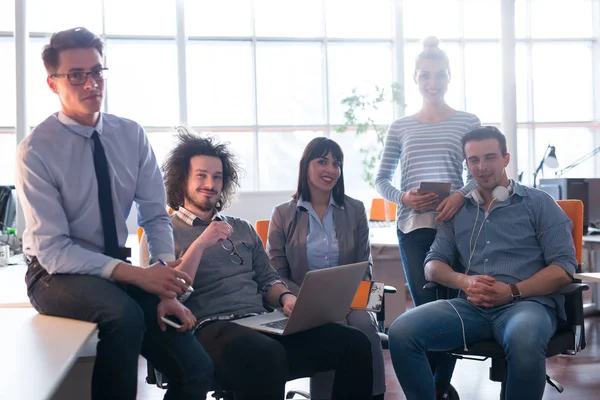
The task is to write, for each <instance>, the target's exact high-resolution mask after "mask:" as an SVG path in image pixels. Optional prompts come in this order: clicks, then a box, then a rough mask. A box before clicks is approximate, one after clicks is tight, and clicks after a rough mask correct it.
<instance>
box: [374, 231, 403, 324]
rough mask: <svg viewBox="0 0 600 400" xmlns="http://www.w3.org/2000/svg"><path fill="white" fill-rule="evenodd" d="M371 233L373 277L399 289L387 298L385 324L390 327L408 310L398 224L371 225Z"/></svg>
mask: <svg viewBox="0 0 600 400" xmlns="http://www.w3.org/2000/svg"><path fill="white" fill-rule="evenodd" d="M370 233H371V238H370V240H371V255H372V256H373V279H374V280H376V281H381V282H385V283H386V284H388V285H391V286H394V287H395V288H396V289H398V292H397V293H396V294H392V295H388V296H386V300H385V325H386V327H389V326H390V324H391V323H392V322H394V321H395V320H396V318H398V316H399V315H400V314H402V313H403V312H404V311H406V291H405V283H406V280H405V278H404V269H403V268H402V260H401V259H400V252H399V250H398V237H397V235H396V226H395V224H394V223H391V224H390V225H389V226H381V225H379V224H377V225H375V226H371V227H370Z"/></svg>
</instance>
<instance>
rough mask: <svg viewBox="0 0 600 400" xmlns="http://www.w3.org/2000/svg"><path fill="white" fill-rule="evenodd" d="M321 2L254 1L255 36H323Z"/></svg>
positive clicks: (299, 0) (296, 0)
mask: <svg viewBox="0 0 600 400" xmlns="http://www.w3.org/2000/svg"><path fill="white" fill-rule="evenodd" d="M321 4H322V3H321V0H294V1H289V0H288V1H281V0H254V21H255V29H256V36H272V37H317V36H323V7H322V5H321Z"/></svg>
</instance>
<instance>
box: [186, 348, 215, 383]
mask: <svg viewBox="0 0 600 400" xmlns="http://www.w3.org/2000/svg"><path fill="white" fill-rule="evenodd" d="M188 363H189V365H188V367H187V374H184V376H182V380H183V381H184V382H187V383H188V385H191V386H194V387H196V388H197V390H198V392H202V391H206V390H208V389H210V388H211V387H212V381H213V377H214V370H215V368H214V365H213V362H212V360H211V359H210V357H209V356H208V354H206V353H204V354H200V355H195V356H194V357H190V360H189V361H188ZM186 375H187V376H186Z"/></svg>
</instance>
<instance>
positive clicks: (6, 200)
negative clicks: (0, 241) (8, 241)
mask: <svg viewBox="0 0 600 400" xmlns="http://www.w3.org/2000/svg"><path fill="white" fill-rule="evenodd" d="M16 218H17V198H16V193H15V187H14V186H0V232H3V231H5V230H6V228H15V227H16Z"/></svg>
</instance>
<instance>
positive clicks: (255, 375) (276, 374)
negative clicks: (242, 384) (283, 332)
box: [227, 339, 289, 385]
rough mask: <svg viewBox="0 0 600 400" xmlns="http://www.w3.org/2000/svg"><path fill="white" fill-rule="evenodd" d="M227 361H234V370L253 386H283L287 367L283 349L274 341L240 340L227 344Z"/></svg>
mask: <svg viewBox="0 0 600 400" xmlns="http://www.w3.org/2000/svg"><path fill="white" fill-rule="evenodd" d="M227 347H228V349H227V352H228V353H230V354H229V356H228V357H227V359H232V360H235V362H236V363H237V365H236V366H235V368H236V369H241V373H243V374H244V375H245V376H246V381H248V382H252V383H253V385H262V384H273V383H274V382H281V383H283V384H285V382H286V380H287V376H288V371H289V366H288V358H287V352H286V350H285V347H284V346H283V345H282V344H281V343H279V342H278V341H276V340H272V339H268V340H260V341H251V342H248V341H246V340H240V341H238V342H237V343H236V342H232V343H229V344H228V346H227Z"/></svg>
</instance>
